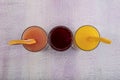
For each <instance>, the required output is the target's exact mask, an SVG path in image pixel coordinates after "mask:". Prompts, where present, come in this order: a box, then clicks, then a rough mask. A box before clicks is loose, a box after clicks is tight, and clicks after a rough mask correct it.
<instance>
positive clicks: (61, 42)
mask: <svg viewBox="0 0 120 80" xmlns="http://www.w3.org/2000/svg"><path fill="white" fill-rule="evenodd" d="M72 37H73V35H72V32H71V30H70V29H68V28H67V27H65V26H56V27H55V28H53V29H52V30H51V31H50V33H49V43H50V46H51V47H52V48H53V49H55V50H57V51H64V50H67V49H68V48H69V47H70V46H71V45H72Z"/></svg>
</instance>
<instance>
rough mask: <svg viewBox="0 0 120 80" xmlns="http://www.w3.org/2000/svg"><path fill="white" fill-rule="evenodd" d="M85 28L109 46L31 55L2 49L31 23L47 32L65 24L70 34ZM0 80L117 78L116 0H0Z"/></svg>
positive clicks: (119, 12) (119, 14) (119, 1)
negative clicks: (94, 31) (94, 30)
mask: <svg viewBox="0 0 120 80" xmlns="http://www.w3.org/2000/svg"><path fill="white" fill-rule="evenodd" d="M86 24H90V25H93V26H96V28H97V29H98V30H99V31H100V33H101V36H103V37H107V38H109V39H111V40H112V44H111V45H106V44H103V43H100V45H99V46H98V47H97V48H96V49H95V50H93V51H90V52H85V51H82V50H77V49H72V48H70V49H69V50H67V51H64V52H58V51H55V50H53V49H51V48H50V47H49V48H46V49H45V50H43V51H41V52H36V53H32V52H29V51H27V50H25V49H24V48H23V46H22V45H16V46H9V45H7V42H8V41H9V40H12V39H20V38H21V35H22V32H23V31H24V29H25V28H27V27H29V26H31V25H38V26H41V27H43V28H44V29H45V30H46V31H47V32H49V31H50V30H51V29H52V28H53V27H54V26H57V25H65V26H67V27H69V28H70V29H71V30H72V31H73V33H74V32H75V31H76V30H77V28H79V27H80V26H82V25H86ZM0 80H120V0H0Z"/></svg>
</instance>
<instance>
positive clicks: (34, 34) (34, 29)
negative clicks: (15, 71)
mask: <svg viewBox="0 0 120 80" xmlns="http://www.w3.org/2000/svg"><path fill="white" fill-rule="evenodd" d="M27 39H35V40H36V43H35V44H31V45H26V44H24V45H23V46H24V47H25V48H26V49H27V50H29V51H32V52H36V51H40V50H42V49H43V48H45V46H46V44H47V34H46V32H45V31H44V30H43V29H42V28H40V27H38V26H31V27H29V28H27V29H26V30H25V31H24V32H23V35H22V40H27Z"/></svg>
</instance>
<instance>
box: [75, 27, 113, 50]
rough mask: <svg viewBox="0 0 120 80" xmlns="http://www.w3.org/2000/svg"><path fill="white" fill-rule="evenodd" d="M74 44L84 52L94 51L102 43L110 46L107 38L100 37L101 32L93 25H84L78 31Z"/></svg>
mask: <svg viewBox="0 0 120 80" xmlns="http://www.w3.org/2000/svg"><path fill="white" fill-rule="evenodd" d="M74 42H75V44H76V45H77V47H78V48H80V49H82V50H84V51H90V50H94V49H95V48H96V47H97V46H98V45H99V43H100V42H104V43H107V44H110V43H111V41H110V40H109V39H107V38H103V37H100V33H99V31H98V30H97V29H96V28H95V27H94V26H92V25H84V26H82V27H80V28H78V29H77V31H76V32H75V36H74Z"/></svg>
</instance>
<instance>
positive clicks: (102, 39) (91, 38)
mask: <svg viewBox="0 0 120 80" xmlns="http://www.w3.org/2000/svg"><path fill="white" fill-rule="evenodd" d="M88 40H89V41H93V40H97V41H98V40H99V41H101V42H103V43H106V44H111V43H112V41H111V40H109V39H107V38H103V37H100V38H98V37H89V38H88Z"/></svg>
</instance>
